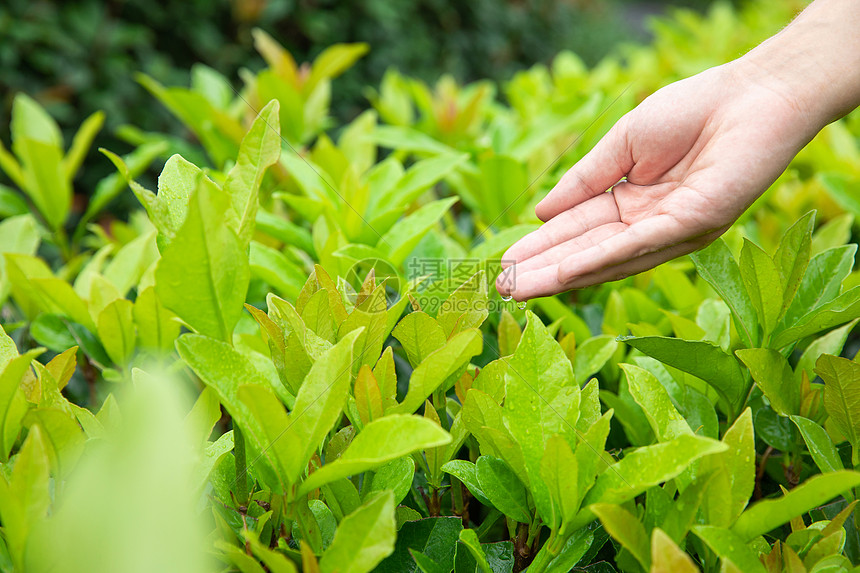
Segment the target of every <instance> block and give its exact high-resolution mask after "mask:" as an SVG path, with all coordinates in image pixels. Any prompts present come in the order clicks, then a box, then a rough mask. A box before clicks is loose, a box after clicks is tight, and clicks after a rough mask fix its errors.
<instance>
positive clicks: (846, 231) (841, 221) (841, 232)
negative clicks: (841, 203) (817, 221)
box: [812, 213, 854, 255]
mask: <svg viewBox="0 0 860 573" xmlns="http://www.w3.org/2000/svg"><path fill="white" fill-rule="evenodd" d="M853 225H854V215H853V214H851V213H843V214H842V215H837V216H836V217H833V218H832V219H830V220H829V221H827V222H826V223H824V224H823V225H822V226H820V227H819V228H818V229H816V230H815V233H814V234H813V235H812V254H813V255H817V254H818V253H822V252H824V251H826V250H827V249H831V248H833V247H841V246H842V245H844V244H845V243H847V242H849V241H850V240H851V227H852V226H853Z"/></svg>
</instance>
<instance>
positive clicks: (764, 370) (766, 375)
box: [735, 348, 800, 416]
mask: <svg viewBox="0 0 860 573" xmlns="http://www.w3.org/2000/svg"><path fill="white" fill-rule="evenodd" d="M735 354H736V355H737V357H738V358H740V359H741V362H743V363H744V364H746V367H747V368H749V369H750V374H752V377H753V380H755V382H756V384H758V387H759V388H761V391H762V392H763V393H764V395H765V396H766V397H767V399H768V400H769V401H770V405H771V407H772V408H773V409H774V410H775V411H776V412H777V413H779V414H780V415H782V416H791V415H792V414H797V413H798V412H800V383H799V381H797V380H795V377H794V372H792V370H791V365H789V363H788V360H786V359H785V357H784V356H783V355H782V354H780V353H779V352H777V351H776V350H771V349H769V348H744V349H741V350H737V351H736V352H735Z"/></svg>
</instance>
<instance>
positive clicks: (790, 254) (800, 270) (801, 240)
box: [773, 211, 815, 318]
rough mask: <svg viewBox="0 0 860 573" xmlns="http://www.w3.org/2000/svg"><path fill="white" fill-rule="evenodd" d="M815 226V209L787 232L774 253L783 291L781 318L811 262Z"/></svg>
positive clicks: (774, 260)
mask: <svg viewBox="0 0 860 573" xmlns="http://www.w3.org/2000/svg"><path fill="white" fill-rule="evenodd" d="M814 226H815V211H810V212H809V213H807V214H806V215H804V216H803V217H801V218H800V219H799V220H798V221H797V222H796V223H795V224H794V225H792V226H791V227H790V228H789V229H788V231H786V232H785V234H784V235H783V236H782V239H781V240H780V241H779V248H777V250H776V253H774V256H773V262H774V263H775V264H776V270H777V272H778V274H779V279H780V283H781V284H782V291H783V302H782V311H781V313H780V318H782V314H784V313H785V311H786V310H787V309H788V307H789V305H790V304H791V302H792V301H793V300H794V295H795V293H796V292H797V288H798V287H799V286H800V281H801V280H802V279H803V275H804V274H805V272H806V267H807V265H808V264H809V257H810V254H811V249H812V230H813V228H814Z"/></svg>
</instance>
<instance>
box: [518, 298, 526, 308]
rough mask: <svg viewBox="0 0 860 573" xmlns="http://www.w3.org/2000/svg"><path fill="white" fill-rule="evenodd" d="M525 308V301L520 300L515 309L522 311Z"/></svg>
mask: <svg viewBox="0 0 860 573" xmlns="http://www.w3.org/2000/svg"><path fill="white" fill-rule="evenodd" d="M525 307H526V301H524V300H521V301H520V302H518V303H517V308H518V309H520V310H522V309H524V308H525Z"/></svg>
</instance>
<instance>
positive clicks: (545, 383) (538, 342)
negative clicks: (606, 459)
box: [504, 311, 580, 521]
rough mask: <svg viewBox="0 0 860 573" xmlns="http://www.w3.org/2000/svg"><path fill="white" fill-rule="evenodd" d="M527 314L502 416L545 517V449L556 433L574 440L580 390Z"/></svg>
mask: <svg viewBox="0 0 860 573" xmlns="http://www.w3.org/2000/svg"><path fill="white" fill-rule="evenodd" d="M526 316H527V317H528V318H527V320H528V322H527V324H526V328H525V330H524V331H523V335H522V338H521V339H520V343H519V345H518V346H517V350H516V352H514V355H513V356H512V357H511V358H510V359H509V360H508V366H509V368H508V372H507V374H506V382H505V385H506V387H505V391H506V394H507V397H506V399H505V408H504V420H505V425H506V426H507V428H508V430H510V433H511V436H513V438H514V440H516V441H517V442H518V443H519V446H520V448H521V449H522V453H523V459H524V461H525V466H526V472H527V474H528V478H529V487H530V489H531V492H532V495H533V496H534V499H535V504H536V505H537V507H538V511H539V512H540V514H541V516H542V517H543V519H544V520H545V521H547V520H551V519H552V504H551V502H550V497H549V491H548V490H547V487H546V485H545V484H543V482H542V480H541V479H540V466H541V460H542V459H543V455H544V448H545V446H546V443H547V440H548V439H549V437H550V436H552V435H554V434H561V435H562V436H564V438H565V439H566V440H567V443H568V444H576V422H577V418H578V417H579V399H580V392H579V386H577V385H576V381H575V380H574V377H573V368H572V367H571V364H570V360H568V359H567V356H566V355H565V353H564V351H563V350H562V349H561V346H559V345H558V343H557V342H556V341H555V340H554V339H553V338H552V336H550V334H549V333H548V332H547V330H546V327H544V325H543V324H542V323H541V321H540V319H539V318H538V317H537V316H536V315H535V314H533V313H532V312H530V311H526Z"/></svg>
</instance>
